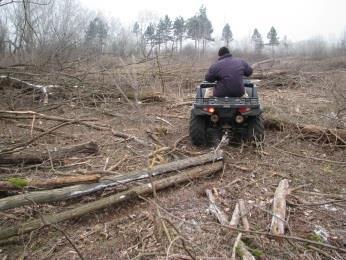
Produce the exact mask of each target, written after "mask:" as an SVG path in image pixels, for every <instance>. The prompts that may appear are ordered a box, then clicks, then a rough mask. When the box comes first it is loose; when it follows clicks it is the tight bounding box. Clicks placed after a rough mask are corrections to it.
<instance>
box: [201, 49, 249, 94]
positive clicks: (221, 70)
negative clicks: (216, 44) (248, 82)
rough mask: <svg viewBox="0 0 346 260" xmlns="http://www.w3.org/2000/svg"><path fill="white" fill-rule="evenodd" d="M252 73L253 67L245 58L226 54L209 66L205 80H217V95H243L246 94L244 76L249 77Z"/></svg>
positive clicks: (215, 92)
mask: <svg viewBox="0 0 346 260" xmlns="http://www.w3.org/2000/svg"><path fill="white" fill-rule="evenodd" d="M251 74H252V68H251V67H250V66H249V64H247V63H246V62H245V61H244V60H242V59H238V58H232V55H231V54H225V55H223V56H221V57H220V58H219V60H218V61H217V62H216V63H215V64H213V65H212V66H211V67H210V68H209V71H208V73H207V75H205V80H206V81H209V82H214V81H217V84H216V87H215V88H214V96H215V97H241V96H242V95H244V94H245V89H244V85H243V77H244V76H246V77H249V76H251Z"/></svg>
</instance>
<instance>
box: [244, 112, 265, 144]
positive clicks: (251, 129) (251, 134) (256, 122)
mask: <svg viewBox="0 0 346 260" xmlns="http://www.w3.org/2000/svg"><path fill="white" fill-rule="evenodd" d="M247 139H248V140H251V139H252V140H255V141H259V142H262V141H263V140H264V125H263V117H262V116H261V115H258V116H253V117H249V118H248V132H247Z"/></svg>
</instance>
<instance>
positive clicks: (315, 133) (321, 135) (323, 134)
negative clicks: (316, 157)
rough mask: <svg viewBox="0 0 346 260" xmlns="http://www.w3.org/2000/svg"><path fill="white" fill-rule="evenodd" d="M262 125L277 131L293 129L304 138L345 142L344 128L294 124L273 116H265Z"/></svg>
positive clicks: (325, 141)
mask: <svg viewBox="0 0 346 260" xmlns="http://www.w3.org/2000/svg"><path fill="white" fill-rule="evenodd" d="M264 127H265V128H266V129H273V130H279V131H282V130H284V129H293V130H294V131H296V132H298V133H300V134H302V137H303V138H304V139H313V140H317V141H319V142H324V143H334V144H341V145H345V144H346V129H336V128H335V129H330V128H325V127H320V126H316V125H306V124H295V123H292V122H286V121H282V120H279V119H274V118H266V119H265V121H264Z"/></svg>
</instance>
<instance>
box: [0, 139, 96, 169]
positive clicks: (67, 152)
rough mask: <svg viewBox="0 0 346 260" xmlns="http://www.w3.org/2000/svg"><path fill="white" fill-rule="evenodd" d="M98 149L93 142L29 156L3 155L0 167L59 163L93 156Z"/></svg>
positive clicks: (33, 153) (0, 159) (0, 157)
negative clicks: (85, 155)
mask: <svg viewBox="0 0 346 260" xmlns="http://www.w3.org/2000/svg"><path fill="white" fill-rule="evenodd" d="M98 150H99V147H98V145H97V144H96V143H94V142H88V143H84V144H78V145H73V146H69V147H64V148H60V149H59V150H52V151H49V152H44V153H42V152H41V153H40V152H31V153H30V154H5V155H0V165H23V164H37V163H43V162H44V161H47V160H52V161H53V162H54V161H61V160H63V159H65V158H68V157H72V156H75V155H76V154H95V153H97V152H98Z"/></svg>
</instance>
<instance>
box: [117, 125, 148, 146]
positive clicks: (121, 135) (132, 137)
mask: <svg viewBox="0 0 346 260" xmlns="http://www.w3.org/2000/svg"><path fill="white" fill-rule="evenodd" d="M111 131H112V134H113V135H114V136H116V137H120V138H124V139H128V140H134V141H136V142H137V143H139V144H141V145H143V146H149V147H152V146H153V144H150V143H148V142H145V141H143V140H141V139H139V138H137V137H136V136H133V135H129V134H125V133H123V132H118V131H115V130H113V129H111Z"/></svg>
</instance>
